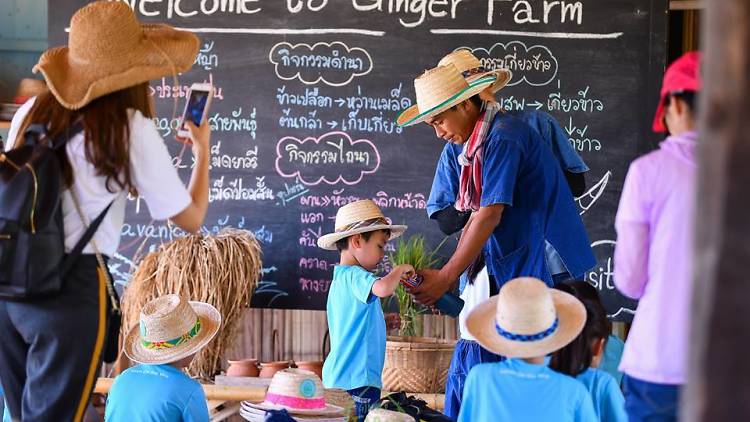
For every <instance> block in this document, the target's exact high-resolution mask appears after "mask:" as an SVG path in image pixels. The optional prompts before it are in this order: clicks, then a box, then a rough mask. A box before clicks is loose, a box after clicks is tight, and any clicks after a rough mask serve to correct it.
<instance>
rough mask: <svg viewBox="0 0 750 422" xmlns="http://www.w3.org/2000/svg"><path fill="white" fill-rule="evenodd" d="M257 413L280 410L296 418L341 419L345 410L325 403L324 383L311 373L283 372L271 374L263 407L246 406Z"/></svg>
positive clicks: (295, 370)
mask: <svg viewBox="0 0 750 422" xmlns="http://www.w3.org/2000/svg"><path fill="white" fill-rule="evenodd" d="M247 405H248V406H250V407H253V408H256V409H260V410H280V409H286V410H287V412H289V413H291V414H296V415H315V416H342V415H343V413H344V409H343V408H341V407H338V406H334V405H332V404H328V403H326V400H325V396H324V389H323V382H322V381H321V380H320V377H318V375H316V374H315V373H314V372H311V371H305V370H303V369H284V370H281V371H279V372H277V373H276V374H274V376H273V378H272V379H271V385H269V386H268V391H267V392H266V399H265V400H264V401H263V402H262V403H258V404H254V403H247Z"/></svg>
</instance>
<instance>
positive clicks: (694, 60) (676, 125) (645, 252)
mask: <svg viewBox="0 0 750 422" xmlns="http://www.w3.org/2000/svg"><path fill="white" fill-rule="evenodd" d="M699 61H700V54H699V53H697V52H691V53H687V54H685V55H684V56H682V57H680V58H679V59H678V60H676V61H675V62H674V63H673V64H672V65H671V66H670V67H669V68H668V69H667V72H666V73H665V75H664V83H663V85H662V89H661V100H660V102H659V108H658V109H657V112H656V117H655V119H654V125H653V129H654V131H655V132H668V133H669V136H668V137H667V138H666V139H665V140H664V141H663V142H662V143H661V144H660V145H659V149H657V150H655V151H653V152H651V153H649V154H646V155H645V156H643V157H640V158H638V159H637V160H635V161H634V162H633V163H632V164H631V165H630V169H629V171H628V174H627V177H626V179H625V185H624V187H623V191H622V197H621V198H620V206H619V208H618V210H617V217H616V220H615V227H616V229H617V246H616V248H615V285H616V286H617V288H618V289H619V290H620V292H622V293H623V294H624V295H626V296H629V297H631V298H634V299H639V303H638V309H637V311H636V315H635V318H634V320H633V326H632V329H631V331H630V334H629V336H628V339H627V342H626V343H625V351H624V353H623V357H622V362H621V364H620V370H621V371H622V372H624V373H625V376H624V378H623V389H624V393H625V409H626V411H627V413H628V416H629V419H630V422H634V421H646V420H648V421H675V420H677V409H678V405H679V395H680V387H681V386H682V385H683V384H684V383H685V382H686V374H687V365H686V360H687V355H688V331H689V308H690V300H691V291H692V287H691V286H692V270H691V261H692V259H691V253H692V232H693V230H692V228H693V210H694V201H695V187H696V185H695V176H696V170H697V164H696V157H695V154H696V146H697V138H698V133H697V132H696V104H697V101H696V99H697V94H698V92H699V91H700V78H699Z"/></svg>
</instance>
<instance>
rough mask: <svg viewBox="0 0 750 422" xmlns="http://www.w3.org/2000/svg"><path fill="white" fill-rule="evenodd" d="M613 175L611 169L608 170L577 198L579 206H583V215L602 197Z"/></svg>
mask: <svg viewBox="0 0 750 422" xmlns="http://www.w3.org/2000/svg"><path fill="white" fill-rule="evenodd" d="M611 176H612V172H611V171H607V172H606V173H605V174H604V176H602V178H601V179H599V181H598V182H596V183H595V184H594V186H591V187H590V188H589V189H588V190H587V191H586V192H584V193H583V195H581V196H579V197H577V198H575V200H576V202H577V203H578V206H579V207H580V208H581V211H580V214H581V215H583V214H585V213H586V211H588V210H589V209H591V207H592V206H593V205H594V204H595V203H596V201H598V200H599V198H601V197H602V194H603V193H604V190H605V189H606V188H607V183H609V178H610V177H611Z"/></svg>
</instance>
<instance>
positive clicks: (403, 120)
mask: <svg viewBox="0 0 750 422" xmlns="http://www.w3.org/2000/svg"><path fill="white" fill-rule="evenodd" d="M496 78H497V75H487V76H484V77H481V78H478V79H476V80H474V81H472V82H471V83H469V82H467V81H466V79H464V77H463V76H461V72H459V71H458V69H456V67H455V66H453V65H452V64H450V65H447V66H438V67H435V68H433V69H430V70H427V71H425V72H424V73H423V74H422V75H420V76H419V77H417V79H414V91H415V92H416V95H417V104H415V105H413V106H411V107H409V108H407V109H406V110H404V111H403V112H402V113H401V114H400V115H399V116H398V118H397V119H396V123H397V124H398V125H399V126H411V125H415V124H417V123H421V122H423V121H425V120H427V119H429V118H431V117H434V116H436V115H438V114H440V113H442V112H444V111H445V110H448V109H449V108H451V107H453V106H454V105H456V104H459V103H461V102H463V101H465V100H467V99H468V98H471V97H473V96H474V95H477V94H479V93H480V92H482V91H484V90H485V89H487V87H489V86H491V85H492V84H493V83H495V80H496Z"/></svg>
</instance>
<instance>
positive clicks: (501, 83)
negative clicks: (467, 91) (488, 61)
mask: <svg viewBox="0 0 750 422" xmlns="http://www.w3.org/2000/svg"><path fill="white" fill-rule="evenodd" d="M491 75H495V77H497V79H495V82H494V83H493V84H492V85H490V90H491V91H492V93H493V94H494V93H496V92H497V91H500V90H501V89H503V88H505V85H508V82H510V80H511V79H513V72H511V71H510V70H508V69H495V70H491V71H489V72H485V73H478V74H476V75H473V76H469V77H468V78H466V82H468V83H469V84H471V83H472V82H474V81H476V80H478V79H481V78H484V77H485V76H491Z"/></svg>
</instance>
